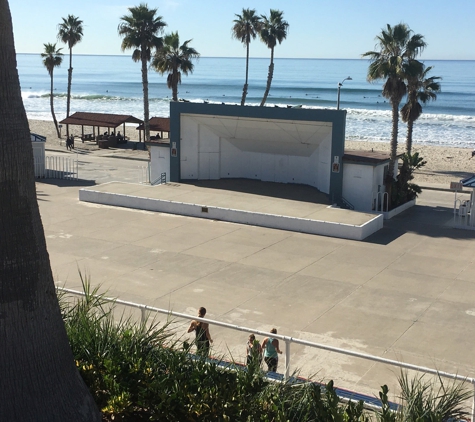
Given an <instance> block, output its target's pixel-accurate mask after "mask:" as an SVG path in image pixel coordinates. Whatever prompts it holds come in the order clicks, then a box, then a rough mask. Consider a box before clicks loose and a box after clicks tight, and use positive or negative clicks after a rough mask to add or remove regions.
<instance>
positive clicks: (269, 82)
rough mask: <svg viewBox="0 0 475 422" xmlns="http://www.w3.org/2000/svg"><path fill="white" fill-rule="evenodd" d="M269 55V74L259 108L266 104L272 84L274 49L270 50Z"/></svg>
mask: <svg viewBox="0 0 475 422" xmlns="http://www.w3.org/2000/svg"><path fill="white" fill-rule="evenodd" d="M270 51H271V53H270V65H269V73H268V75H267V85H266V91H265V92H264V97H262V101H261V107H262V106H263V105H264V104H265V103H266V101H267V96H268V95H269V91H270V86H271V83H272V78H273V76H274V49H273V48H271V50H270Z"/></svg>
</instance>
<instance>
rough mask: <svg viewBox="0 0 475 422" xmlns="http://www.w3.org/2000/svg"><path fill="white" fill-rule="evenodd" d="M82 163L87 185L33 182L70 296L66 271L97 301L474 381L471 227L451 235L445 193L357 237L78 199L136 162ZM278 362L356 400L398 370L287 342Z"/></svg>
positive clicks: (222, 333)
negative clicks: (287, 360) (87, 284)
mask: <svg viewBox="0 0 475 422" xmlns="http://www.w3.org/2000/svg"><path fill="white" fill-rule="evenodd" d="M83 166H84V171H83V172H82V174H83V175H87V179H88V180H82V181H80V182H77V183H76V182H66V181H64V182H63V181H57V183H56V181H48V182H38V183H37V193H38V201H39V205H40V211H41V215H42V220H43V225H44V229H45V235H46V239H47V245H48V250H49V254H50V259H51V266H52V270H53V275H54V277H55V281H56V283H57V284H58V285H65V286H66V287H68V288H73V289H80V278H79V274H78V269H79V270H81V271H82V272H83V273H87V274H89V275H90V276H91V280H92V283H93V284H94V285H101V286H102V288H103V289H104V290H108V296H114V297H117V298H120V299H123V300H129V301H133V302H137V303H143V304H147V305H151V306H156V307H159V308H166V309H170V310H173V311H177V312H183V313H189V314H193V315H194V314H196V311H197V308H198V307H200V306H205V307H206V308H207V309H208V314H207V317H208V318H210V319H214V320H218V321H222V322H227V323H231V324H236V325H242V326H247V327H253V328H255V329H259V330H264V331H268V330H270V328H272V327H276V328H277V329H278V332H279V334H283V335H288V336H292V337H297V338H300V339H304V340H308V341H313V342H317V343H325V344H328V345H332V346H336V347H342V348H346V349H350V350H354V351H359V352H364V353H368V354H373V355H376V356H381V357H386V358H389V359H396V360H400V361H404V362H408V363H412V364H416V365H424V366H428V367H431V368H436V369H439V370H443V371H448V372H454V373H459V374H461V375H467V376H475V370H474V367H473V364H472V357H471V352H470V350H471V346H472V345H473V344H475V325H474V322H475V278H474V274H475V259H474V256H475V241H474V238H475V232H473V231H464V230H458V229H453V228H452V227H451V226H450V222H451V219H452V204H453V194H452V193H450V192H443V191H433V190H426V191H424V192H423V194H422V195H421V197H420V199H419V200H418V205H417V206H415V207H414V208H412V209H410V210H408V211H406V212H405V213H403V214H401V215H399V216H398V217H396V218H394V219H392V220H390V221H385V223H384V228H383V229H382V230H380V231H379V232H377V233H375V234H373V235H372V236H370V237H369V238H367V239H366V240H365V241H363V242H359V241H352V240H344V239H336V238H330V237H323V236H316V235H310V234H301V233H294V232H289V231H282V230H275V229H268V228H261V227H253V226H246V225H239V224H235V223H226V222H221V221H213V220H204V219H198V218H191V217H182V216H175V215H168V214H162V213H153V212H147V211H140V210H131V209H126V208H115V207H109V206H103V205H97V204H89V203H84V202H80V201H79V200H78V191H79V189H80V188H82V187H86V186H91V185H93V184H94V182H93V181H94V180H96V181H100V182H105V181H111V180H120V179H121V178H122V181H131V182H133V181H134V180H133V179H134V176H133V174H135V173H134V172H135V167H136V166H137V163H131V161H130V160H124V159H120V158H109V157H105V156H104V157H94V158H90V159H88V158H87V157H84V158H83ZM134 166H135V167H134ZM80 176H81V174H80ZM255 200H256V201H258V200H259V199H258V198H256V199H255ZM186 325H187V322H186V321H184V322H183V326H182V327H180V326H177V329H178V330H182V331H183V332H185V331H186V330H185V328H186ZM211 333H212V336H213V339H214V340H215V342H214V353H215V354H217V355H220V354H228V353H231V354H232V355H233V357H234V358H235V359H237V360H243V355H244V351H245V343H246V339H247V335H246V334H245V333H240V332H236V331H231V330H225V329H222V328H217V327H211ZM183 338H187V336H186V335H184V337H183ZM291 359H292V369H297V368H300V369H301V374H302V375H304V376H307V375H314V377H315V378H316V379H326V380H328V379H330V378H332V379H334V380H335V384H336V385H337V386H339V387H343V388H348V389H353V390H358V391H361V392H366V393H369V394H377V391H378V389H379V386H380V385H382V384H384V383H387V384H389V385H390V386H392V385H394V374H397V373H398V372H399V370H398V369H397V368H394V367H387V366H384V365H381V364H377V363H373V362H369V361H363V360H359V359H356V358H350V357H346V356H343V355H337V354H334V353H330V352H326V351H320V350H316V349H312V348H309V347H303V346H295V345H293V346H292V348H291ZM279 369H280V371H282V370H283V359H282V360H281V362H280V364H279ZM393 391H394V390H393Z"/></svg>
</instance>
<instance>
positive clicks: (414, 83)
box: [401, 62, 442, 155]
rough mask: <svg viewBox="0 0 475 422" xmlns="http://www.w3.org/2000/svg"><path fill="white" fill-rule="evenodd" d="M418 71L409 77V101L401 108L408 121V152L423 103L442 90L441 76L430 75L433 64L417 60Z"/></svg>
mask: <svg viewBox="0 0 475 422" xmlns="http://www.w3.org/2000/svg"><path fill="white" fill-rule="evenodd" d="M417 63H418V64H417V66H416V69H415V70H416V71H415V72H414V74H413V75H408V77H407V102H406V104H404V106H403V107H402V109H401V119H402V121H403V122H404V123H407V135H406V152H407V154H409V155H410V154H411V150H412V131H413V127H414V122H415V121H416V120H417V119H418V118H419V117H420V116H421V114H422V104H426V103H427V102H428V101H430V100H434V101H435V100H436V99H437V93H438V92H440V83H439V82H438V80H440V79H442V78H441V77H440V76H430V77H429V76H428V74H429V72H430V71H431V70H432V68H433V66H429V67H425V65H424V64H423V63H421V62H417Z"/></svg>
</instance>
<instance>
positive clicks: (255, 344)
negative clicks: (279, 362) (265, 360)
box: [246, 334, 262, 366]
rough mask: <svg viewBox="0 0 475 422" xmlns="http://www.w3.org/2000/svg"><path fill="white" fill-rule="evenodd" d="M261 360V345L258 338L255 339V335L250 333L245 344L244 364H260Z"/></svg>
mask: <svg viewBox="0 0 475 422" xmlns="http://www.w3.org/2000/svg"><path fill="white" fill-rule="evenodd" d="M261 362H262V347H261V345H260V343H259V340H256V336H255V335H254V334H251V335H250V336H249V339H248V341H247V344H246V364H247V365H248V366H249V365H251V364H256V365H258V366H261Z"/></svg>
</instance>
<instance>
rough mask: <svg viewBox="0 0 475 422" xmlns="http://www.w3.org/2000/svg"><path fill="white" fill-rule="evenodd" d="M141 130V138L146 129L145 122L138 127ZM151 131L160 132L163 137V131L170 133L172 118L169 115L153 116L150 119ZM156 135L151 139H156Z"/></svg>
mask: <svg viewBox="0 0 475 422" xmlns="http://www.w3.org/2000/svg"><path fill="white" fill-rule="evenodd" d="M137 130H138V131H139V139H141V138H142V135H141V134H142V131H143V130H144V124H143V123H142V124H140V125H139V126H138V127H137ZM150 132H157V133H158V132H160V136H161V138H162V139H163V132H167V134H169V133H170V118H169V117H152V118H151V119H150ZM155 139H156V137H154V136H150V140H155Z"/></svg>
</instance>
